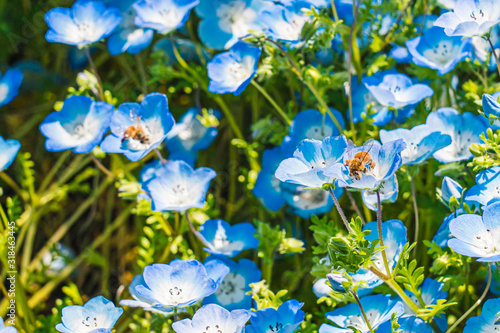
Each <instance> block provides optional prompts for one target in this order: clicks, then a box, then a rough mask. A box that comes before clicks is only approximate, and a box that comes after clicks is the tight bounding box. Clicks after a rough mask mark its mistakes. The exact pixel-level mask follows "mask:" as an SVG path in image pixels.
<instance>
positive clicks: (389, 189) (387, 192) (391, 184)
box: [361, 175, 399, 212]
mask: <svg viewBox="0 0 500 333" xmlns="http://www.w3.org/2000/svg"><path fill="white" fill-rule="evenodd" d="M398 191H399V187H398V179H397V178H396V175H393V176H392V177H390V178H389V179H386V180H384V181H382V184H381V185H380V190H379V193H380V201H381V202H394V201H396V199H397V198H398ZM361 198H362V199H363V202H364V203H365V205H366V207H368V209H370V210H372V211H374V212H375V211H377V202H378V201H377V200H378V199H377V193H376V192H374V191H370V190H364V191H363V192H361Z"/></svg>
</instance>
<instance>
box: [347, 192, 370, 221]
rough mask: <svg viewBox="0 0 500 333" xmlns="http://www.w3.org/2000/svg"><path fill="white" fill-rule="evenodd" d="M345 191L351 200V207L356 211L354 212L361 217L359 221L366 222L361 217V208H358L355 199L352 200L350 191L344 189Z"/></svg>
mask: <svg viewBox="0 0 500 333" xmlns="http://www.w3.org/2000/svg"><path fill="white" fill-rule="evenodd" d="M346 193H347V197H348V198H349V200H350V201H351V205H352V207H353V208H354V210H355V211H356V214H358V216H359V218H360V219H361V222H363V225H365V224H366V222H365V219H364V218H363V214H361V210H360V209H359V207H358V204H357V203H356V200H354V197H353V196H352V193H351V191H346Z"/></svg>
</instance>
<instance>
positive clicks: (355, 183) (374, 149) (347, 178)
mask: <svg viewBox="0 0 500 333" xmlns="http://www.w3.org/2000/svg"><path fill="white" fill-rule="evenodd" d="M366 145H369V146H368V147H366ZM405 148H406V143H405V142H404V141H403V140H402V139H398V140H395V141H390V142H386V143H384V144H383V145H381V144H380V143H378V142H377V141H374V142H373V143H371V144H369V143H366V144H365V145H364V146H363V147H354V146H353V147H350V148H349V150H348V152H347V153H346V154H345V155H344V156H343V163H335V164H333V165H331V166H330V167H328V168H326V170H325V171H324V174H325V176H327V177H331V178H333V179H336V184H337V185H338V186H340V187H347V188H349V189H354V190H357V191H360V190H372V191H376V190H378V189H379V188H380V186H381V185H382V182H383V181H384V180H387V179H389V178H390V177H392V175H394V174H395V173H396V171H397V170H398V169H399V168H400V167H401V164H402V162H403V159H402V157H401V152H402V151H403V150H405ZM361 151H365V152H368V153H369V154H370V155H371V158H372V162H373V163H375V165H374V167H372V166H369V165H367V166H366V173H359V174H358V173H357V174H352V173H351V172H350V170H349V168H348V167H347V166H346V163H347V160H349V159H352V158H353V157H354V156H355V155H356V153H358V152H361Z"/></svg>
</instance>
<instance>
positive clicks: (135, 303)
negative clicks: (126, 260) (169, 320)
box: [120, 275, 174, 315]
mask: <svg viewBox="0 0 500 333" xmlns="http://www.w3.org/2000/svg"><path fill="white" fill-rule="evenodd" d="M145 284H146V282H145V281H144V277H143V276H142V275H137V276H136V277H134V278H133V279H132V283H131V284H130V286H129V287H128V290H129V292H130V295H131V296H132V297H133V299H122V300H121V301H120V305H122V306H129V307H131V308H143V309H144V310H146V311H151V312H156V313H160V314H163V315H169V314H172V313H173V312H174V311H173V310H172V309H171V308H155V306H154V305H155V304H156V303H155V302H154V301H152V300H150V299H148V298H146V297H143V296H141V295H139V293H138V292H137V290H136V289H135V288H136V287H137V286H140V285H145Z"/></svg>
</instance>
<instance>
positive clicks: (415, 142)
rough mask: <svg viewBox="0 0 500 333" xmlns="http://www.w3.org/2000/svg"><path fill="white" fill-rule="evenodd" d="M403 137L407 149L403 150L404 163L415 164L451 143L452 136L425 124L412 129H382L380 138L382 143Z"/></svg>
mask: <svg viewBox="0 0 500 333" xmlns="http://www.w3.org/2000/svg"><path fill="white" fill-rule="evenodd" d="M397 139H403V141H404V142H405V143H406V149H405V150H403V151H402V152H401V157H402V158H403V164H407V165H415V164H420V163H423V162H424V161H425V160H427V159H428V158H429V157H431V156H432V154H434V153H435V152H436V151H438V150H440V149H442V148H444V147H447V146H449V145H450V144H451V137H450V136H449V135H448V134H442V133H441V132H439V131H434V130H433V128H431V127H430V126H427V125H425V124H423V125H418V126H415V127H413V128H412V129H410V130H408V129H404V128H398V129H395V130H392V131H386V130H381V131H380V140H381V141H382V143H386V142H390V141H394V140H397Z"/></svg>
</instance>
